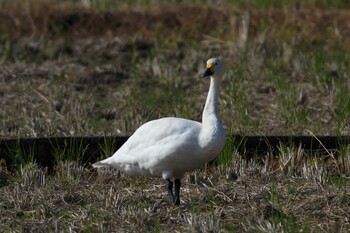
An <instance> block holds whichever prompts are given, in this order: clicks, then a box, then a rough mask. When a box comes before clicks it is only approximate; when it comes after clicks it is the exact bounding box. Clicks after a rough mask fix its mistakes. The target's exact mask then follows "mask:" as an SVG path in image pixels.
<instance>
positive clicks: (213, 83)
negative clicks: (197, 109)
mask: <svg viewBox="0 0 350 233" xmlns="http://www.w3.org/2000/svg"><path fill="white" fill-rule="evenodd" d="M219 92H220V77H210V86H209V92H208V96H207V100H206V102H205V106H204V110H203V116H202V123H203V125H206V124H210V125H211V124H212V123H213V122H212V120H219V116H218V96H219Z"/></svg>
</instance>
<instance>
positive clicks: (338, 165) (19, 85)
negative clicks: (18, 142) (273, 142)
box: [0, 0, 350, 232]
mask: <svg viewBox="0 0 350 233" xmlns="http://www.w3.org/2000/svg"><path fill="white" fill-rule="evenodd" d="M0 6H1V8H0V18H1V21H0V51H1V53H0V101H1V106H2V107H1V109H0V119H1V121H0V135H1V136H2V137H22V136H30V137H37V136H71V135H72V136H75V135H79V136H87V135H118V134H120V135H129V134H131V133H132V132H133V131H134V130H135V129H136V128H138V127H139V126H140V125H141V124H142V123H144V122H146V121H148V120H151V119H156V118H159V117H165V116H177V117H185V118H190V119H194V120H200V119H201V111H202V108H203V105H204V101H205V98H206V93H207V89H208V80H203V79H200V74H201V73H202V72H203V69H204V68H205V62H206V60H207V59H208V58H209V57H214V56H219V57H221V58H222V60H223V62H224V66H225V76H224V78H223V84H222V93H221V96H220V115H221V118H222V121H223V123H224V126H225V128H226V129H227V132H228V133H229V134H232V133H239V134H242V135H278V134H286V135H307V134H310V132H312V133H313V134H320V135H349V131H350V129H349V127H350V125H349V123H350V122H349V119H350V94H349V93H350V92H349V87H350V81H349V77H348V71H349V70H350V69H349V68H350V67H349V66H350V64H349V56H350V53H349V49H350V37H349V35H350V27H349V25H348V22H349V19H350V10H349V3H348V1H345V0H344V1H340V0H339V1H326V0H324V1H316V0H306V1H287V0H284V1H272V0H271V1H257V0H251V1H215V2H214V1H206V2H205V3H202V2H200V1H194V2H192V3H191V4H189V3H187V2H186V3H183V2H181V1H170V2H168V3H158V2H157V1H151V0H150V1H146V0H142V1H126V2H124V3H118V2H115V1H110V0H99V1H98V0H96V1H88V0H87V1H40V0H35V1H0ZM239 143H241V142H236V141H234V138H229V139H228V141H227V146H226V148H225V149H224V151H223V153H222V155H221V156H220V158H219V166H217V167H211V166H205V167H203V168H202V169H200V170H198V171H194V172H192V173H189V174H187V175H186V177H185V178H184V180H183V197H184V203H185V205H184V206H182V207H180V208H177V207H173V206H171V205H169V204H168V203H167V197H166V193H165V192H164V191H165V189H164V185H160V184H162V182H163V181H162V180H161V179H140V178H132V177H129V176H126V175H124V174H118V173H113V172H102V173H98V174H97V173H96V172H95V171H92V170H91V169H90V168H89V167H85V168H84V167H82V166H81V164H79V162H77V161H78V160H79V159H77V158H76V157H77V155H78V154H80V153H83V150H84V148H79V147H77V148H76V149H77V151H73V150H71V151H68V152H65V151H57V154H58V155H57V156H58V157H57V158H58V160H60V159H59V158H61V157H60V156H62V153H69V156H70V158H71V159H68V160H67V161H58V164H57V167H56V169H55V171H54V172H53V174H47V171H46V170H45V168H38V167H37V166H36V165H33V163H32V162H33V161H31V159H30V158H31V157H30V155H28V156H29V158H23V157H25V156H27V155H24V154H23V153H22V152H21V150H20V149H19V148H13V153H14V155H13V156H14V157H15V158H16V161H18V164H19V166H17V168H16V169H13V170H11V171H9V170H7V168H6V166H5V164H3V163H1V166H0V216H1V217H0V228H1V229H8V231H18V232H20V231H39V232H40V231H56V232H58V231H70V230H72V231H86V232H91V231H108V232H109V231H115V230H116V229H117V230H118V231H151V232H152V231H153V232H164V231H175V230H178V231H201V232H209V231H214V232H216V231H227V232H230V231H232V230H233V231H238V232H240V231H247V232H300V231H302V232H314V231H327V232H332V231H333V232H347V231H349V227H350V226H349V217H350V216H349V214H348V213H350V210H349V206H350V205H349V180H348V177H349V175H350V159H349V149H348V148H347V146H344V147H343V148H342V149H341V150H340V151H339V152H340V153H339V154H338V156H337V157H335V156H334V155H333V154H331V153H329V154H327V155H325V156H324V157H323V158H316V157H313V156H310V155H307V154H305V152H303V150H301V149H300V148H299V149H298V148H293V147H290V146H287V145H281V146H280V148H279V151H277V154H278V157H272V156H271V155H270V154H267V155H265V158H264V160H263V161H261V160H257V159H254V158H253V159H252V160H249V161H246V160H244V159H243V158H242V157H241V156H240V154H239V152H238V151H236V149H235V148H236V145H237V144H239ZM108 148H109V146H108V142H107V143H106V145H105V148H104V149H102V150H106V151H108ZM78 150H81V151H78ZM108 153H110V151H109V152H108ZM28 156H27V157H28ZM258 156H260V155H258ZM66 157H67V155H66ZM140 197H141V198H140Z"/></svg>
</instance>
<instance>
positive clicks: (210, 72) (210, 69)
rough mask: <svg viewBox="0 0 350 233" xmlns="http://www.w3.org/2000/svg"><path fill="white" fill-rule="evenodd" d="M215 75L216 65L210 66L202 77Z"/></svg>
mask: <svg viewBox="0 0 350 233" xmlns="http://www.w3.org/2000/svg"><path fill="white" fill-rule="evenodd" d="M213 74H214V64H208V65H207V69H206V70H205V71H204V73H203V75H202V77H203V78H204V77H208V76H211V75H213Z"/></svg>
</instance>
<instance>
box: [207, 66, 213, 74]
mask: <svg viewBox="0 0 350 233" xmlns="http://www.w3.org/2000/svg"><path fill="white" fill-rule="evenodd" d="M207 69H210V71H211V72H212V73H214V64H207Z"/></svg>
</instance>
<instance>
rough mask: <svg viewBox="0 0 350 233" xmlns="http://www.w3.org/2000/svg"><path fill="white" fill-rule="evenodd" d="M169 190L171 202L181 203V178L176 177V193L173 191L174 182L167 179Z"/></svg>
mask: <svg viewBox="0 0 350 233" xmlns="http://www.w3.org/2000/svg"><path fill="white" fill-rule="evenodd" d="M166 183H167V191H168V194H169V197H170V202H171V203H172V204H174V205H180V186H181V181H180V179H175V195H174V193H173V182H172V181H171V180H170V179H166Z"/></svg>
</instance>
